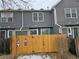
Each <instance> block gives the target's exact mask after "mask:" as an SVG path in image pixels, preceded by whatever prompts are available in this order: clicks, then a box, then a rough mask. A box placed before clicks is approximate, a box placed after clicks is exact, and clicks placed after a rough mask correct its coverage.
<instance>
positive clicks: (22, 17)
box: [20, 10, 24, 31]
mask: <svg viewBox="0 0 79 59" xmlns="http://www.w3.org/2000/svg"><path fill="white" fill-rule="evenodd" d="M23 20H24V18H23V10H22V26H21V28H20V31H21V30H22V28H23V27H24V21H23Z"/></svg>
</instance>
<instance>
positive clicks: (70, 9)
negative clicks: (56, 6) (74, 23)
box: [64, 8, 78, 19]
mask: <svg viewBox="0 0 79 59" xmlns="http://www.w3.org/2000/svg"><path fill="white" fill-rule="evenodd" d="M67 9H69V13H70V17H67V16H66V14H67V11H66V10H67ZM72 9H75V13H76V17H73V16H72V13H73V12H72ZM64 11H65V18H72V19H74V18H78V13H77V8H64Z"/></svg>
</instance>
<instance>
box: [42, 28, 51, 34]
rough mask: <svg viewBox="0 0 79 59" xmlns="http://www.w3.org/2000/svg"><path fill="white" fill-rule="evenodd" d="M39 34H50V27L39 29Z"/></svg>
mask: <svg viewBox="0 0 79 59" xmlns="http://www.w3.org/2000/svg"><path fill="white" fill-rule="evenodd" d="M41 34H50V28H43V29H41Z"/></svg>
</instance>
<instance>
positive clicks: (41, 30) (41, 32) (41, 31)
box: [40, 28, 50, 35]
mask: <svg viewBox="0 0 79 59" xmlns="http://www.w3.org/2000/svg"><path fill="white" fill-rule="evenodd" d="M49 29H50V28H41V29H40V34H41V35H43V30H49Z"/></svg>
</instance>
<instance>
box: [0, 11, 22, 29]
mask: <svg viewBox="0 0 79 59" xmlns="http://www.w3.org/2000/svg"><path fill="white" fill-rule="evenodd" d="M0 15H1V12H0ZM0 18H1V17H0ZM21 18H22V16H21V12H13V22H0V26H1V27H5V28H8V27H10V28H20V27H21V22H22V20H21Z"/></svg>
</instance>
